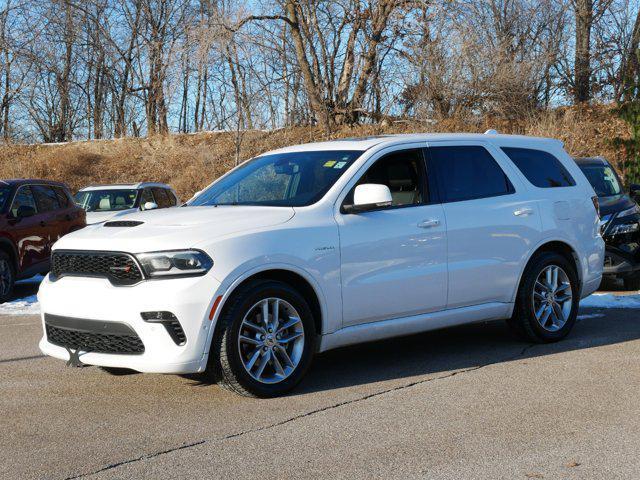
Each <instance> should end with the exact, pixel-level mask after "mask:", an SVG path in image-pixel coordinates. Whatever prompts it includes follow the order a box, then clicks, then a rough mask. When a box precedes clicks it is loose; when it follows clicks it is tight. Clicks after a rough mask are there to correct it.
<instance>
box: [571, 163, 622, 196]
mask: <svg viewBox="0 0 640 480" xmlns="http://www.w3.org/2000/svg"><path fill="white" fill-rule="evenodd" d="M580 169H581V170H582V172H583V173H584V175H585V176H586V177H587V180H589V183H590V184H591V186H592V187H593V189H594V190H595V191H596V194H597V195H598V196H599V197H611V196H613V195H620V193H622V186H621V185H620V180H619V179H618V175H616V172H615V171H614V170H613V168H611V167H610V166H609V165H581V166H580Z"/></svg>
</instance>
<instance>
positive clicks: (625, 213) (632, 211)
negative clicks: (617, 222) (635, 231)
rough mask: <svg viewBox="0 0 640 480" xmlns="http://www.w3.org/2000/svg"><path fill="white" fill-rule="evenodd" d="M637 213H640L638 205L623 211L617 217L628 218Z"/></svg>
mask: <svg viewBox="0 0 640 480" xmlns="http://www.w3.org/2000/svg"><path fill="white" fill-rule="evenodd" d="M636 213H640V207H639V206H638V205H634V206H633V207H631V208H627V209H626V210H623V211H622V212H620V213H618V215H616V217H617V218H622V217H627V216H629V215H634V214H636Z"/></svg>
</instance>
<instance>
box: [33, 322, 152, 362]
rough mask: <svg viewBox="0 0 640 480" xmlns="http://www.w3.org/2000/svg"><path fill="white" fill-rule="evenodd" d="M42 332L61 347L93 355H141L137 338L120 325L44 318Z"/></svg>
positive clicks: (141, 348)
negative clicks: (94, 353)
mask: <svg viewBox="0 0 640 480" xmlns="http://www.w3.org/2000/svg"><path fill="white" fill-rule="evenodd" d="M45 330H46V333H47V340H48V341H49V342H50V343H53V344H54V345H59V346H61V347H66V348H70V349H74V350H81V351H84V352H96V353H117V354H129V355H139V354H142V353H144V344H143V343H142V340H140V337H138V335H137V334H136V332H135V331H134V330H133V329H132V328H130V327H129V326H128V325H125V324H123V323H118V322H99V321H95V320H81V319H75V318H67V317H58V316H55V315H45ZM104 330H106V332H105V331H104Z"/></svg>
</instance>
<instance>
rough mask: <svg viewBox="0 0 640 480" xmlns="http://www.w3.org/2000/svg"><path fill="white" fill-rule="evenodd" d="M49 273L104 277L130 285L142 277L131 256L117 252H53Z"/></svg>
mask: <svg viewBox="0 0 640 480" xmlns="http://www.w3.org/2000/svg"><path fill="white" fill-rule="evenodd" d="M51 273H52V275H53V277H54V278H59V277H63V276H65V275H72V276H79V277H105V278H108V279H110V280H111V281H112V282H113V283H117V284H121V285H131V284H134V283H137V282H139V281H140V280H142V278H143V277H142V272H141V271H140V268H139V267H138V264H137V263H136V261H135V260H134V259H133V257H132V256H131V255H129V254H127V253H119V252H81V251H58V252H53V255H52V256H51Z"/></svg>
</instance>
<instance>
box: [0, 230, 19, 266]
mask: <svg viewBox="0 0 640 480" xmlns="http://www.w3.org/2000/svg"><path fill="white" fill-rule="evenodd" d="M0 251H3V252H4V253H6V254H7V255H9V258H10V259H11V261H12V262H13V269H14V272H15V273H16V274H17V273H18V270H19V265H18V252H17V250H16V247H15V246H14V245H13V243H12V242H11V241H10V240H8V239H6V238H0Z"/></svg>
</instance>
